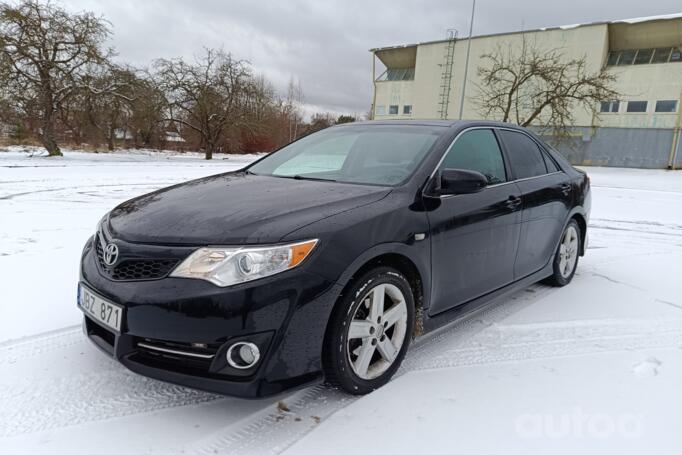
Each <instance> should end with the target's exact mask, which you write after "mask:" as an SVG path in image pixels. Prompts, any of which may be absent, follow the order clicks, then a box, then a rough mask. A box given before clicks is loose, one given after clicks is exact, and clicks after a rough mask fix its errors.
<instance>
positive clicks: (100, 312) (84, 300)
mask: <svg viewBox="0 0 682 455" xmlns="http://www.w3.org/2000/svg"><path fill="white" fill-rule="evenodd" d="M78 306H79V307H80V308H81V310H83V312H84V313H85V314H87V315H88V316H89V317H90V318H92V319H94V320H95V321H97V322H99V323H101V324H103V325H105V326H107V327H109V328H110V329H113V330H115V331H116V332H120V331H121V320H122V319H123V307H121V306H119V305H116V304H115V303H111V302H109V301H108V300H106V299H103V298H102V297H100V296H98V295H96V294H95V293H93V292H92V291H90V290H89V289H88V288H86V287H85V286H83V285H79V289H78Z"/></svg>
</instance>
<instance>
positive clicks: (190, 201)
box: [108, 172, 390, 245]
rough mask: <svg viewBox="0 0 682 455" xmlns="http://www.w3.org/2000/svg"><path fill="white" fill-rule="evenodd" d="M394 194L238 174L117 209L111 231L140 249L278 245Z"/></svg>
mask: <svg viewBox="0 0 682 455" xmlns="http://www.w3.org/2000/svg"><path fill="white" fill-rule="evenodd" d="M389 193H390V188H386V187H378V186H368V185H354V184H347V183H336V182H322V181H313V180H294V179H290V178H278V177H268V176H258V175H253V174H247V173H244V172H231V173H226V174H219V175H214V176H210V177H205V178H202V179H199V180H193V181H190V182H186V183H182V184H179V185H175V186H171V187H168V188H164V189H161V190H159V191H155V192H153V193H149V194H146V195H143V196H140V197H137V198H135V199H131V200H129V201H127V202H124V203H123V204H121V205H119V206H118V207H116V208H115V209H114V210H112V211H111V213H110V215H109V220H108V222H109V224H108V230H109V231H110V233H111V234H112V235H113V236H114V237H115V238H120V239H121V240H125V241H128V242H134V243H162V244H186V245H234V244H243V243H274V242H278V241H280V239H282V237H284V236H285V235H287V234H288V233H290V232H292V231H294V230H296V229H300V228H302V227H304V226H306V225H308V224H310V223H313V222H315V221H319V220H321V219H323V218H327V217H330V216H333V215H337V214H339V213H342V212H345V211H348V210H352V209H354V208H356V207H360V206H363V205H367V204H371V203H373V202H376V201H378V200H380V199H382V198H384V197H385V196H386V195H388V194H389Z"/></svg>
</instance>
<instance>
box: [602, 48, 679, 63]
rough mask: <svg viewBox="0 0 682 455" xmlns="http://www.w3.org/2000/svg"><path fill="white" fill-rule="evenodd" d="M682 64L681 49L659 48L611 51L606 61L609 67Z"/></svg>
mask: <svg viewBox="0 0 682 455" xmlns="http://www.w3.org/2000/svg"><path fill="white" fill-rule="evenodd" d="M668 62H671V63H672V62H682V51H681V50H680V48H679V47H659V48H658V49H630V50H625V51H611V52H609V56H608V58H607V59H606V64H607V65H608V66H614V65H618V66H626V65H632V64H635V65H645V64H647V63H668Z"/></svg>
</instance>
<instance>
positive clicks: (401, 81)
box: [371, 14, 682, 168]
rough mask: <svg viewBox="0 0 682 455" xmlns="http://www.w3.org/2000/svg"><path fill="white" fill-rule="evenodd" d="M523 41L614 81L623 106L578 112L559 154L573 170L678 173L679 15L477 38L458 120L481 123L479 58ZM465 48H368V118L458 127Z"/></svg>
mask: <svg viewBox="0 0 682 455" xmlns="http://www.w3.org/2000/svg"><path fill="white" fill-rule="evenodd" d="M524 40H529V41H530V42H533V43H536V44H535V45H536V46H539V47H541V48H543V49H548V50H550V49H560V50H561V53H562V54H563V56H564V57H565V58H566V59H582V58H584V59H585V62H586V65H587V69H588V71H593V72H594V73H596V72H598V71H599V70H600V69H601V68H606V70H607V71H608V72H610V73H612V74H613V75H614V76H615V77H616V82H615V84H614V86H613V87H612V88H614V89H615V90H616V91H617V92H618V93H620V99H618V100H603V101H602V102H600V103H599V105H598V106H597V108H598V110H599V111H600V113H599V115H596V116H595V115H593V114H592V112H590V111H588V110H586V109H584V108H582V107H576V108H575V110H574V112H573V118H574V128H572V129H571V138H570V139H569V140H568V141H561V142H559V143H557V145H556V146H557V148H559V149H560V150H561V151H562V153H564V154H565V155H566V156H567V157H568V158H569V159H570V160H571V161H572V162H573V163H574V164H582V165H602V166H623V167H642V168H682V139H681V138H680V129H681V127H682V118H681V111H682V108H681V106H680V105H681V104H682V14H673V15H667V16H657V17H650V18H640V19H630V20H619V21H610V22H598V23H591V24H576V25H570V26H563V27H553V28H543V29H538V30H526V31H518V32H512V33H501V34H493V35H482V36H473V37H472V38H471V43H470V46H471V47H470V56H469V63H468V72H467V74H468V75H467V84H466V91H465V94H464V102H463V104H462V113H461V116H462V118H465V119H480V118H482V115H481V112H480V107H479V106H478V105H477V104H476V102H475V101H476V96H477V92H478V90H479V89H478V88H477V87H480V81H479V80H478V79H479V76H478V68H479V67H481V66H482V65H485V64H486V62H487V61H486V60H485V59H483V58H482V56H483V55H485V54H487V53H494V52H495V50H496V49H499V48H500V46H502V47H506V48H512V49H513V48H514V47H517V48H520V47H521V46H522V43H523V42H524ZM467 41H468V40H467V39H458V38H457V36H456V34H454V33H452V34H451V35H450V36H448V38H447V39H443V40H439V41H431V42H424V43H418V44H411V45H400V46H392V47H382V48H377V49H371V52H372V54H373V59H372V62H373V64H372V78H373V81H374V93H373V99H372V107H371V109H372V110H371V112H372V117H373V118H374V119H377V120H379V119H396V118H398V119H400V118H405V119H433V118H444V119H457V118H460V102H461V100H462V85H463V81H464V74H465V66H466V65H465V61H466V52H467V44H468V43H467ZM526 42H528V41H526ZM496 120H499V119H496ZM535 126H536V127H537V128H538V129H539V130H542V131H547V130H546V129H543V127H544V126H546V125H542V124H541V123H538V124H537V125H535Z"/></svg>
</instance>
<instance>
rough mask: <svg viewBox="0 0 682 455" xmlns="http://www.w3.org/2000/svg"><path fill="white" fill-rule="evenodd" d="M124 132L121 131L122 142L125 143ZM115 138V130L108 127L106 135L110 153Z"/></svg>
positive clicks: (112, 127) (112, 126)
mask: <svg viewBox="0 0 682 455" xmlns="http://www.w3.org/2000/svg"><path fill="white" fill-rule="evenodd" d="M125 135H126V130H123V140H124V141H125ZM115 136H116V128H114V125H113V124H112V125H110V126H109V134H107V148H108V149H109V151H110V152H113V151H114V138H115Z"/></svg>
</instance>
